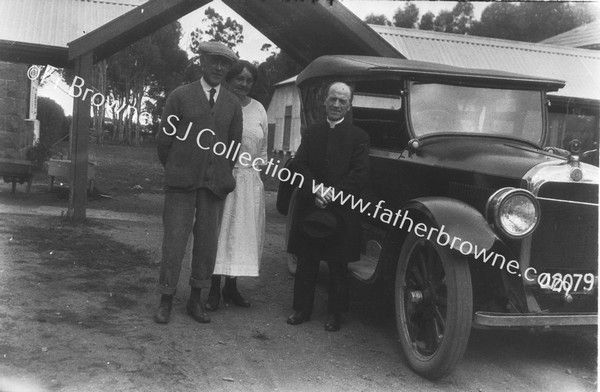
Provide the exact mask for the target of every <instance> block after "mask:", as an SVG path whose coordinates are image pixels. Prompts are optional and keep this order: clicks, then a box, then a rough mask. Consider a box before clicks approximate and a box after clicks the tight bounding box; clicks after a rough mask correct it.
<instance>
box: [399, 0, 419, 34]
mask: <svg viewBox="0 0 600 392" xmlns="http://www.w3.org/2000/svg"><path fill="white" fill-rule="evenodd" d="M393 20H394V26H396V27H405V28H409V29H412V28H414V27H415V26H416V25H417V21H418V20H419V8H417V6H416V5H415V4H414V3H411V2H409V1H406V2H405V3H404V8H402V9H400V8H398V10H397V11H396V13H395V14H394V17H393Z"/></svg>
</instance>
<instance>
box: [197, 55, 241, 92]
mask: <svg viewBox="0 0 600 392" xmlns="http://www.w3.org/2000/svg"><path fill="white" fill-rule="evenodd" d="M200 62H201V64H202V70H203V71H204V74H203V76H204V80H206V83H208V84H210V85H211V86H213V87H214V86H217V85H219V84H220V83H221V81H223V78H224V77H225V75H227V72H229V68H231V66H232V65H233V64H232V62H231V60H229V59H228V58H227V57H223V56H214V55H202V56H201V57H200Z"/></svg>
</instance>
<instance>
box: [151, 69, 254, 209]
mask: <svg viewBox="0 0 600 392" xmlns="http://www.w3.org/2000/svg"><path fill="white" fill-rule="evenodd" d="M205 129H209V130H211V131H212V132H214V135H213V134H212V133H211V132H208V131H205V132H203V133H202V135H201V137H200V138H198V134H199V133H200V132H201V131H202V130H205ZM241 139H242V109H241V106H240V103H239V100H238V99H237V97H236V96H235V95H233V94H232V93H230V92H229V91H227V90H226V89H225V88H224V87H223V85H221V88H220V90H219V95H218V96H217V100H216V102H215V104H214V107H213V108H211V107H210V104H209V103H208V99H207V98H206V95H205V93H204V91H203V89H202V85H201V83H200V80H198V81H196V82H194V83H190V84H187V85H184V86H181V87H178V88H177V89H175V90H174V91H173V92H172V93H171V94H170V95H169V97H168V98H167V102H166V104H165V109H164V110H163V115H162V119H161V126H160V130H159V132H158V136H157V144H158V158H159V160H160V162H161V163H162V164H163V166H164V168H165V184H166V189H167V191H191V190H194V189H199V188H208V189H210V190H211V191H212V192H214V193H215V194H216V195H217V196H218V197H220V198H221V199H224V198H225V197H226V196H227V194H228V193H229V192H231V191H232V190H233V189H234V188H235V180H234V179H233V176H232V174H231V169H232V168H233V166H234V164H235V161H234V160H233V159H231V158H232V156H230V157H229V158H226V157H225V154H222V155H217V154H215V152H214V151H213V149H212V147H213V146H214V144H215V143H218V142H222V143H224V144H225V145H226V146H228V147H229V146H230V145H231V143H232V142H233V143H234V145H235V146H237V145H238V144H239V143H240V142H241Z"/></svg>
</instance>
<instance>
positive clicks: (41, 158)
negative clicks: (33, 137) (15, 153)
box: [25, 140, 52, 171]
mask: <svg viewBox="0 0 600 392" xmlns="http://www.w3.org/2000/svg"><path fill="white" fill-rule="evenodd" d="M51 157H52V150H51V149H50V147H49V146H47V145H45V144H42V143H41V142H40V141H39V140H38V141H37V142H35V144H34V145H33V146H31V147H29V148H28V149H27V151H26V152H25V158H26V159H27V160H28V161H31V162H32V163H34V164H35V168H36V170H38V171H41V170H43V168H44V165H45V164H46V162H48V160H49V159H50V158H51Z"/></svg>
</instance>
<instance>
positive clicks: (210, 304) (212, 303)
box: [204, 295, 221, 312]
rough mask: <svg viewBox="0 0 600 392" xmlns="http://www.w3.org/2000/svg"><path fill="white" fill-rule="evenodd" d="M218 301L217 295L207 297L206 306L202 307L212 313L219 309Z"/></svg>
mask: <svg viewBox="0 0 600 392" xmlns="http://www.w3.org/2000/svg"><path fill="white" fill-rule="evenodd" d="M220 300H221V298H220V296H219V295H216V296H215V295H209V296H208V299H207V300H206V305H204V307H205V308H206V310H209V311H211V312H214V311H215V310H217V309H219V302H220Z"/></svg>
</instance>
